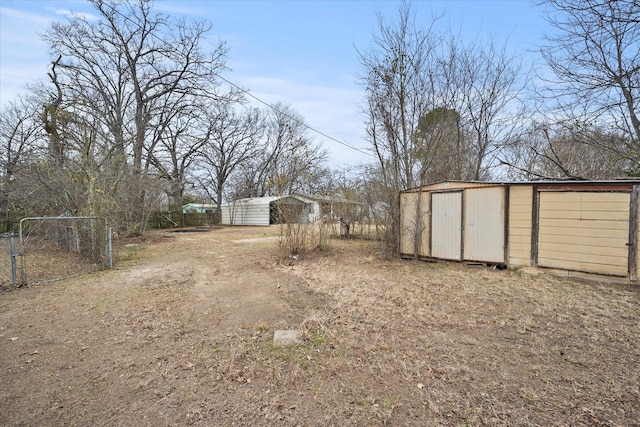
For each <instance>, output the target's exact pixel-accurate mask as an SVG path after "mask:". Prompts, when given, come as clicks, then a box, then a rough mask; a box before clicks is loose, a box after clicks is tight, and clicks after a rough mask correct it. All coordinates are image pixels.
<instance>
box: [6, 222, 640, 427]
mask: <svg viewBox="0 0 640 427" xmlns="http://www.w3.org/2000/svg"><path fill="white" fill-rule="evenodd" d="M273 236H277V230H273V229H272V228H268V229H265V228H256V229H251V228H242V229H221V230H215V231H213V232H211V233H205V234H202V235H197V234H196V233H185V234H183V235H180V236H177V235H176V236H175V237H174V236H172V237H171V238H161V237H158V238H156V239H151V240H149V241H148V242H146V243H145V246H144V247H148V249H144V250H140V251H138V252H136V253H133V252H132V253H131V254H129V256H128V258H127V257H124V258H123V259H125V258H126V259H128V260H129V261H127V264H126V266H124V267H120V268H118V269H116V270H115V271H113V272H105V273H101V274H99V275H94V276H92V277H89V278H86V279H83V280H81V279H74V280H70V281H64V282H58V283H53V284H50V285H47V286H39V287H34V288H27V289H20V290H17V291H15V292H8V293H5V294H2V295H0V325H1V326H0V365H2V366H3V370H2V371H0V384H1V385H0V399H1V400H2V401H3V402H5V404H4V405H3V409H4V410H3V411H0V424H3V425H36V424H39V425H98V424H102V425H104V424H109V425H132V426H133V425H135V426H144V425H148V426H152V425H153V426H155V425H279V426H280V425H282V426H298V425H302V426H319V425H322V426H325V425H327V426H329V425H336V426H338V425H340V426H342V425H415V426H429V425H434V426H440V425H451V426H462V425H496V426H499V425H503V426H532V425H533V426H536V425H537V426H547V425H571V426H580V425H584V426H592V425H606V426H618V425H620V426H621V425H625V426H628V425H637V423H638V422H637V420H638V419H640V409H639V408H640V388H639V384H640V363H639V362H640V345H639V344H638V336H640V323H639V313H640V287H637V286H628V285H611V284H601V283H596V282H584V281H576V280H569V279H563V278H557V277H552V276H546V275H539V276H529V275H524V274H519V273H516V272H512V271H494V270H491V269H486V268H480V267H466V266H463V265H459V264H449V263H438V264H429V263H424V262H413V261H397V260H386V259H383V258H381V257H380V256H379V255H378V254H379V250H378V248H377V246H376V244H374V243H370V242H361V241H352V240H332V241H331V248H330V249H328V250H323V251H312V252H305V253H303V254H301V256H299V257H298V259H296V260H295V262H292V263H290V264H283V263H282V262H281V257H280V255H279V254H280V253H279V251H278V248H277V246H276V244H275V243H276V242H275V241H274V239H272V237H273ZM269 239H271V240H269ZM269 241H270V242H271V243H270V244H269V245H267V244H266V243H267V242H269ZM287 328H296V329H297V328H300V329H302V330H303V331H304V337H305V340H304V343H303V344H302V345H299V346H290V347H274V346H273V343H272V339H273V332H274V330H276V329H287ZM13 338H16V339H15V340H14V339H13Z"/></svg>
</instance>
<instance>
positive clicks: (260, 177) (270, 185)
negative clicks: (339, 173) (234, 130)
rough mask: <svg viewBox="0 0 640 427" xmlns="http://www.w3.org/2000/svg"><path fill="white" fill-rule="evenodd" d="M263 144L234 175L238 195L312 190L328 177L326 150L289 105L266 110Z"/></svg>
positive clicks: (280, 193) (279, 105) (317, 187)
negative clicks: (312, 136)
mask: <svg viewBox="0 0 640 427" xmlns="http://www.w3.org/2000/svg"><path fill="white" fill-rule="evenodd" d="M266 114H267V119H266V123H265V126H266V134H265V138H266V140H265V145H264V147H263V149H262V150H261V151H260V152H259V153H256V155H255V156H253V157H252V158H250V159H248V161H247V162H245V163H244V164H243V165H242V167H241V168H240V170H239V171H238V172H239V173H238V174H237V176H236V177H235V178H236V190H235V193H236V195H238V196H241V197H262V196H266V195H289V194H294V193H313V192H315V191H317V190H319V189H321V188H322V181H323V180H326V179H327V170H326V168H325V166H324V164H325V162H326V159H327V152H326V150H324V149H323V148H322V147H321V146H319V145H314V144H313V140H312V139H311V138H310V137H309V136H308V135H307V130H308V128H307V125H306V124H305V122H304V118H303V117H301V116H300V114H298V113H297V112H296V111H295V110H294V109H293V108H292V107H291V106H290V105H288V104H284V103H276V104H275V105H274V106H273V107H272V108H271V109H270V110H269V111H268V112H267V113H266Z"/></svg>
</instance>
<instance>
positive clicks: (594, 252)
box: [400, 180, 640, 280]
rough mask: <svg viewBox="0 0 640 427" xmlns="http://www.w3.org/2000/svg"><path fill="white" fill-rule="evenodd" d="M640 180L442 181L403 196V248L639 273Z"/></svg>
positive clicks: (441, 255) (451, 256) (435, 255)
mask: <svg viewBox="0 0 640 427" xmlns="http://www.w3.org/2000/svg"><path fill="white" fill-rule="evenodd" d="M639 191H640V181H631V180H627V181H547V182H542V181H540V182H535V181H534V182H511V183H490V182H440V183H435V184H431V185H427V186H424V187H421V188H417V189H411V190H407V191H405V192H403V193H401V195H400V209H401V210H400V222H401V223H400V233H401V234H400V253H401V255H402V256H405V257H415V256H417V257H419V258H426V259H448V260H456V261H478V262H486V263H493V264H504V265H509V266H513V267H516V266H533V267H546V268H551V269H556V270H563V271H575V272H585V273H595V274H604V275H610V276H617V277H627V278H628V279H630V280H636V279H637V266H638V261H639V260H638V256H639V254H638V250H637V242H638V237H639V236H638V232H639V227H638V192H639Z"/></svg>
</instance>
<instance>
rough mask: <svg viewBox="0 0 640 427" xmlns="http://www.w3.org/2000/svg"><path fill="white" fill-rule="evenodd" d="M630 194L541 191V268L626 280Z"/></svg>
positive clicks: (539, 259)
mask: <svg viewBox="0 0 640 427" xmlns="http://www.w3.org/2000/svg"><path fill="white" fill-rule="evenodd" d="M630 201H631V198H630V194H629V193H588V192H578V191H575V192H540V203H539V206H540V208H539V209H540V211H539V218H540V223H539V231H538V265H539V266H541V267H551V268H560V269H566V270H575V271H585V272H589V273H600V274H611V275H617V276H626V275H627V272H628V247H627V242H628V239H629V205H630Z"/></svg>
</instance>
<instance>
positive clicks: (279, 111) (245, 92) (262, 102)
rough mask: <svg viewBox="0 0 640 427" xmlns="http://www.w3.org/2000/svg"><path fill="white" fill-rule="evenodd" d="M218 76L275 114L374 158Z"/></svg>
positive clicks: (366, 152) (371, 155)
mask: <svg viewBox="0 0 640 427" xmlns="http://www.w3.org/2000/svg"><path fill="white" fill-rule="evenodd" d="M217 76H218V77H219V78H220V79H221V80H223V81H225V82H227V83H228V84H230V85H231V86H233V87H235V88H236V89H238V90H240V91H241V92H242V93H244V94H246V95H248V96H249V97H251V98H253V99H255V100H256V101H258V102H259V103H261V104H263V105H265V106H267V107H269V108H271V109H272V110H273V111H275V112H277V113H279V114H282V115H284V116H286V117H288V118H289V119H291V120H293V121H295V122H296V123H298V124H300V125H302V126H304V127H305V128H307V129H309V130H310V131H312V132H315V133H317V134H318V135H322V136H324V137H325V138H327V139H330V140H331V141H333V142H337V143H338V144H340V145H343V146H345V147H347V148H350V149H352V150H355V151H357V152H359V153H362V154H364V155H366V156H370V157H374V155H373V154H371V153H370V152H368V151H365V150H362V149H360V148H358V147H356V146H354V145H351V144H349V143H347V142H344V141H341V140H339V139H337V138H334V137H332V136H331V135H328V134H326V133H324V132H322V131H321V130H318V129H316V128H314V127H313V126H310V125H308V124H307V123H305V122H304V121H302V120H300V119H298V118H296V117H294V116H292V115H290V114H287V113H286V112H284V111H282V110H278V109H277V108H276V107H274V106H273V105H271V104H269V103H268V102H266V101H263V100H262V99H260V98H258V97H257V96H256V95H254V94H252V93H251V92H249V91H248V90H247V89H244V88H242V87H240V86H239V85H237V84H235V83H233V82H231V81H229V80H228V79H226V78H224V77H222V76H221V75H220V74H217Z"/></svg>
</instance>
